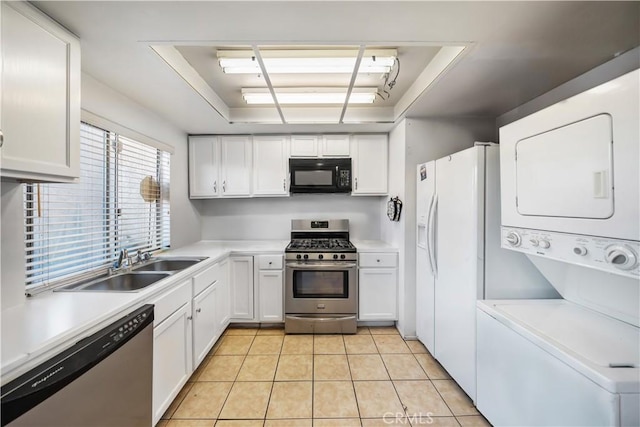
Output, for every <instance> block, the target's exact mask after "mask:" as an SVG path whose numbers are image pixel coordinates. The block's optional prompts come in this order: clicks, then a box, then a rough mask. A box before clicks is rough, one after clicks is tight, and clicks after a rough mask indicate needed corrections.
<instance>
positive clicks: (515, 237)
mask: <svg viewBox="0 0 640 427" xmlns="http://www.w3.org/2000/svg"><path fill="white" fill-rule="evenodd" d="M505 240H506V241H507V243H509V244H510V245H511V246H520V243H522V239H521V238H520V235H519V234H518V233H516V232H515V231H510V232H509V233H508V234H507V237H505Z"/></svg>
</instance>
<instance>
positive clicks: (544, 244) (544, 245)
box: [539, 240, 551, 249]
mask: <svg viewBox="0 0 640 427" xmlns="http://www.w3.org/2000/svg"><path fill="white" fill-rule="evenodd" d="M539 245H540V247H541V248H542V249H549V247H550V246H551V243H550V242H549V241H548V240H540V243H539Z"/></svg>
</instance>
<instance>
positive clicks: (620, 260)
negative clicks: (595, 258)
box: [604, 245, 638, 270]
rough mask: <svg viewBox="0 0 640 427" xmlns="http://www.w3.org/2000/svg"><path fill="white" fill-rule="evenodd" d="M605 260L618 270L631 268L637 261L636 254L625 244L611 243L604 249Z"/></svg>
mask: <svg viewBox="0 0 640 427" xmlns="http://www.w3.org/2000/svg"><path fill="white" fill-rule="evenodd" d="M604 258H605V260H606V261H607V262H608V263H609V264H611V265H613V266H614V267H615V268H618V269H620V270H631V269H632V268H633V267H635V266H636V264H637V263H638V255H636V253H635V252H634V251H633V250H632V249H631V248H630V247H628V246H626V245H611V246H609V247H608V248H607V249H606V250H605V256H604Z"/></svg>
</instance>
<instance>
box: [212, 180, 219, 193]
mask: <svg viewBox="0 0 640 427" xmlns="http://www.w3.org/2000/svg"><path fill="white" fill-rule="evenodd" d="M217 191H218V181H217V180H216V181H213V192H214V193H215V192H217Z"/></svg>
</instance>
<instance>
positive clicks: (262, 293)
mask: <svg viewBox="0 0 640 427" xmlns="http://www.w3.org/2000/svg"><path fill="white" fill-rule="evenodd" d="M254 264H255V269H256V274H255V280H256V296H255V298H256V300H257V310H258V313H257V315H256V318H257V319H256V320H259V321H260V322H282V321H284V304H283V302H284V301H283V278H284V274H283V271H282V268H283V259H282V255H258V256H256V257H255V263H254Z"/></svg>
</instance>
